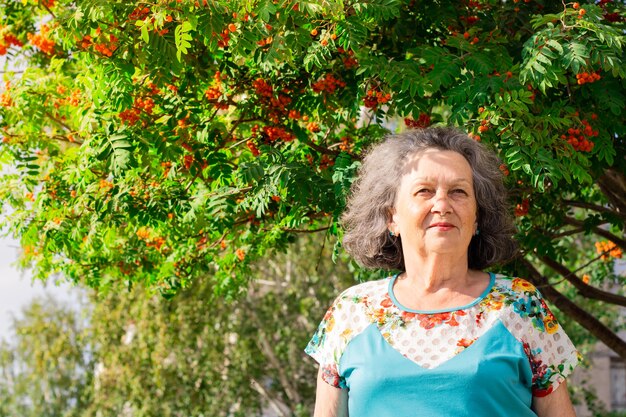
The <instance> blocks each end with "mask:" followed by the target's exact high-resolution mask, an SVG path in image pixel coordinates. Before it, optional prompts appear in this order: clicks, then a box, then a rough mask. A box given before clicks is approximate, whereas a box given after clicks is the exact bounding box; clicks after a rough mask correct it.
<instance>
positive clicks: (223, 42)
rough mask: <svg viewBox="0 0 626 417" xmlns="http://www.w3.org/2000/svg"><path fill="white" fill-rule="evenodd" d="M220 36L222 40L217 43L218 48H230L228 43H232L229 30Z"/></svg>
mask: <svg viewBox="0 0 626 417" xmlns="http://www.w3.org/2000/svg"><path fill="white" fill-rule="evenodd" d="M214 36H215V34H214ZM219 36H220V38H221V39H219V40H218V41H217V47H218V48H226V47H227V46H228V43H229V42H230V31H229V30H228V29H224V30H223V31H222V32H220V35H219Z"/></svg>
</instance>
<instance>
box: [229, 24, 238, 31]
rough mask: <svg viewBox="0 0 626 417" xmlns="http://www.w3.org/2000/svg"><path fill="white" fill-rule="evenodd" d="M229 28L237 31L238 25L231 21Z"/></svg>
mask: <svg viewBox="0 0 626 417" xmlns="http://www.w3.org/2000/svg"><path fill="white" fill-rule="evenodd" d="M228 30H230V31H231V32H236V31H237V26H235V24H234V23H231V24H229V25H228Z"/></svg>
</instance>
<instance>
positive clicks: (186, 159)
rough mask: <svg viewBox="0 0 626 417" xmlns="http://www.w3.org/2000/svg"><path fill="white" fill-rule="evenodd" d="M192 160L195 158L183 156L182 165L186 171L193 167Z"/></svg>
mask: <svg viewBox="0 0 626 417" xmlns="http://www.w3.org/2000/svg"><path fill="white" fill-rule="evenodd" d="M194 160H195V158H194V157H193V155H185V156H183V165H184V166H185V168H186V169H189V168H191V166H192V165H193V162H194Z"/></svg>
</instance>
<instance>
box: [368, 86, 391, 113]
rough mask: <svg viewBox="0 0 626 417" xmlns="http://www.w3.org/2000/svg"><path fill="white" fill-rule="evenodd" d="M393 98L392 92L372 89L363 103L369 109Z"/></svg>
mask: <svg viewBox="0 0 626 417" xmlns="http://www.w3.org/2000/svg"><path fill="white" fill-rule="evenodd" d="M389 100H391V94H389V93H387V94H385V93H383V92H382V91H380V90H376V89H370V90H368V91H367V93H366V94H365V97H363V105H364V106H365V107H367V108H368V109H375V108H376V107H378V105H379V104H385V103H387V102H388V101H389Z"/></svg>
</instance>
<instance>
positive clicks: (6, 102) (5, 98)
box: [0, 81, 13, 140]
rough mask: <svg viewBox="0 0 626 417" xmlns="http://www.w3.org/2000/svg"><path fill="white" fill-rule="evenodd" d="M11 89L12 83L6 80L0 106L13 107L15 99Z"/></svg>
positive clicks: (0, 96) (0, 97) (0, 95)
mask: <svg viewBox="0 0 626 417" xmlns="http://www.w3.org/2000/svg"><path fill="white" fill-rule="evenodd" d="M10 89H11V83H10V82H9V81H5V82H4V91H3V92H2V94H0V107H11V106H12V105H13V99H12V98H11V94H10V93H9V90H10ZM3 140H4V139H3Z"/></svg>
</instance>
